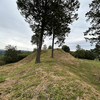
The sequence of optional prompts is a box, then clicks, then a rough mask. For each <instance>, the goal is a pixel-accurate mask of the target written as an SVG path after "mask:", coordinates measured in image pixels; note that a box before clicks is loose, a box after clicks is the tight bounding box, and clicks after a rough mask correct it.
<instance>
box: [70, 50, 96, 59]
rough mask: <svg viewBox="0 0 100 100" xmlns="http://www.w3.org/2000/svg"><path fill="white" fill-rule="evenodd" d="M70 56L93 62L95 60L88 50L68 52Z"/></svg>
mask: <svg viewBox="0 0 100 100" xmlns="http://www.w3.org/2000/svg"><path fill="white" fill-rule="evenodd" d="M70 54H71V55H72V56H74V57H75V58H82V59H89V60H94V59H95V58H96V56H95V54H94V53H93V52H91V51H89V50H84V49H81V50H77V51H75V52H72V51H71V52H70Z"/></svg>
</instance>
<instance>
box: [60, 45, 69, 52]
mask: <svg viewBox="0 0 100 100" xmlns="http://www.w3.org/2000/svg"><path fill="white" fill-rule="evenodd" d="M62 49H63V50H64V51H65V52H70V48H69V47H68V46H67V45H63V46H62Z"/></svg>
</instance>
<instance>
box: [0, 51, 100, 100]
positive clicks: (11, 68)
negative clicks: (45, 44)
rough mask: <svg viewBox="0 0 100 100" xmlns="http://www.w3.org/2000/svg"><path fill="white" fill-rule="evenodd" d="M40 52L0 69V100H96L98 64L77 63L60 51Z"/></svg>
mask: <svg viewBox="0 0 100 100" xmlns="http://www.w3.org/2000/svg"><path fill="white" fill-rule="evenodd" d="M50 55H51V50H43V51H42V53H41V63H39V64H35V63H34V62H35V57H36V52H35V53H33V54H31V55H30V56H28V57H26V58H25V59H23V60H21V61H19V62H17V63H13V64H8V65H5V66H0V99H1V100H100V80H99V76H100V62H97V61H92V60H91V61H90V60H80V59H76V58H74V57H73V56H71V55H70V54H69V53H66V52H64V51H63V50H60V49H56V50H54V58H51V57H50Z"/></svg>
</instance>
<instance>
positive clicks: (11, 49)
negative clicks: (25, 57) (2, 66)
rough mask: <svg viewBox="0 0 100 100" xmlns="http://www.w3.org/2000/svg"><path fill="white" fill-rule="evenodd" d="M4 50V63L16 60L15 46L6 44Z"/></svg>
mask: <svg viewBox="0 0 100 100" xmlns="http://www.w3.org/2000/svg"><path fill="white" fill-rule="evenodd" d="M5 49H6V51H5V54H4V61H5V63H13V62H16V61H17V55H18V52H17V47H16V46H11V45H8V46H6V47H5Z"/></svg>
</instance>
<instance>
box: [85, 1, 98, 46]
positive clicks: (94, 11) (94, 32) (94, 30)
mask: <svg viewBox="0 0 100 100" xmlns="http://www.w3.org/2000/svg"><path fill="white" fill-rule="evenodd" d="M89 7H90V11H89V12H87V13H86V17H88V19H87V21H90V24H91V27H89V28H88V30H86V32H84V35H85V36H87V35H90V36H89V37H85V39H86V40H89V41H90V43H91V44H93V43H96V44H98V45H99V44H100V0H93V1H92V3H91V4H89Z"/></svg>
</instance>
